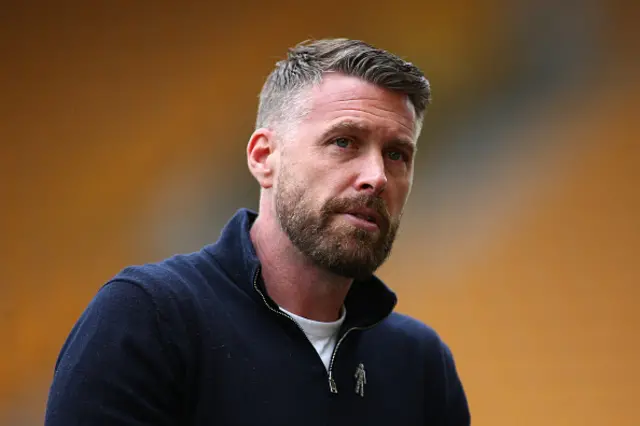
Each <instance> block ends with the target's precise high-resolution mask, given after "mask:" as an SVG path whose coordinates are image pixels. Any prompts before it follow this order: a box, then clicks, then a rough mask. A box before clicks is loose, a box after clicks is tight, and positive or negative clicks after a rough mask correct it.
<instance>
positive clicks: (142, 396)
mask: <svg viewBox="0 0 640 426" xmlns="http://www.w3.org/2000/svg"><path fill="white" fill-rule="evenodd" d="M160 320H161V318H160V317H159V314H158V311H157V310H156V306H155V304H154V302H153V299H152V298H151V296H150V295H149V294H148V293H147V291H146V290H144V289H143V288H142V287H139V286H138V285H136V284H133V283H129V282H124V281H114V282H110V283H109V284H107V285H105V286H104V287H102V288H101V289H100V290H99V291H98V293H97V294H96V296H95V297H94V299H93V300H92V301H91V303H90V304H89V306H88V307H87V308H86V310H85V311H84V312H83V314H82V315H81V317H80V319H79V320H78V322H77V323H76V324H75V326H74V327H73V329H72V331H71V333H70V335H69V336H68V338H67V340H66V342H65V343H64V345H63V347H62V350H61V352H60V355H59V357H58V360H57V362H56V367H55V371H54V376H53V382H52V385H51V389H50V392H49V398H48V401H47V406H46V413H45V426H75V425H92V426H101V425H110V426H134V425H136V426H141V425H154V426H162V425H167V426H169V425H175V424H178V419H177V416H178V415H179V409H180V408H179V405H180V404H181V399H180V393H181V392H179V388H178V383H179V377H178V373H177V369H176V368H175V367H176V365H177V363H176V362H175V359H174V362H171V357H170V354H169V351H168V349H167V348H168V345H167V344H166V340H165V339H163V336H162V334H161V327H160V323H159V321H160Z"/></svg>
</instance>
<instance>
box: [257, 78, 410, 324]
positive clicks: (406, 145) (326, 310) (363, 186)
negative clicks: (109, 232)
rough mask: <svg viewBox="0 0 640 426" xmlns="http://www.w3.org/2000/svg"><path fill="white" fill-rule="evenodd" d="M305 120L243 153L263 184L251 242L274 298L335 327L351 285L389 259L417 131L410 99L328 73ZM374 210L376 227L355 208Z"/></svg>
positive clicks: (312, 95)
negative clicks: (333, 322) (356, 212)
mask: <svg viewBox="0 0 640 426" xmlns="http://www.w3.org/2000/svg"><path fill="white" fill-rule="evenodd" d="M301 96H304V100H305V102H308V104H307V105H306V106H307V108H306V109H305V114H304V115H303V116H302V117H301V118H300V119H299V120H297V121H296V122H295V123H292V124H290V125H288V126H283V127H286V128H287V130H286V131H283V130H278V129H277V128H261V129H257V130H256V131H255V132H254V133H253V134H252V136H251V138H250V140H249V143H248V146H247V161H248V166H249V170H250V171H251V173H252V174H253V176H254V177H255V179H256V180H257V181H258V183H259V184H260V186H261V195H260V206H259V214H258V218H257V219H256V221H255V223H254V225H253V226H252V228H251V238H252V241H253V244H254V246H255V248H256V252H257V255H258V258H259V259H260V261H261V263H262V277H263V279H264V282H265V287H266V290H267V292H268V294H269V296H270V297H271V298H272V299H273V300H274V301H275V302H276V303H277V304H278V305H280V306H281V307H282V308H284V309H286V310H288V311H290V312H293V313H294V314H296V315H300V316H302V317H306V318H309V319H313V320H316V321H325V322H328V321H335V320H337V319H338V317H339V314H340V311H341V307H342V305H343V303H344V299H345V297H346V295H347V292H348V291H349V288H350V286H351V284H352V282H353V280H354V278H365V277H366V276H368V275H370V274H372V273H373V272H374V271H375V270H376V269H377V268H378V266H380V264H382V263H383V262H384V261H385V259H386V258H387V257H388V255H389V252H390V250H391V244H392V243H393V239H394V238H395V232H396V231H397V228H398V226H399V223H400V218H401V216H402V212H403V210H404V206H405V203H406V201H407V198H408V196H409V193H410V191H411V186H412V183H413V165H414V156H415V155H414V154H415V150H416V139H417V136H418V135H417V126H416V116H415V112H414V109H413V107H412V105H411V103H410V101H409V99H408V97H407V96H406V95H403V94H401V93H397V92H394V91H390V90H387V89H384V88H381V87H378V86H375V85H373V84H371V83H368V82H365V81H363V80H361V79H359V78H357V77H352V76H346V75H343V74H339V73H327V74H325V76H324V77H323V80H322V82H321V83H320V84H318V85H315V86H313V87H311V88H309V89H307V90H306V91H305V92H303V93H302V95H301ZM364 207H369V208H371V209H372V210H370V211H373V212H375V214H376V216H377V217H376V225H375V226H372V225H371V224H369V223H368V222H366V221H363V220H361V219H358V218H357V217H355V216H353V215H352V214H347V212H351V211H353V210H357V209H360V208H364Z"/></svg>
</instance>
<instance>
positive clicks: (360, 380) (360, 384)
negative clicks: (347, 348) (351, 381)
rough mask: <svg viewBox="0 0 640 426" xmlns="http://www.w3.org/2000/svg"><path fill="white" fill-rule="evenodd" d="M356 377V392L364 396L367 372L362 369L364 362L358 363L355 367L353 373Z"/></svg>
mask: <svg viewBox="0 0 640 426" xmlns="http://www.w3.org/2000/svg"><path fill="white" fill-rule="evenodd" d="M353 377H355V378H356V393H357V394H358V395H360V396H361V397H364V385H366V384H367V372H366V371H364V364H363V363H360V364H358V368H356V374H354V375H353Z"/></svg>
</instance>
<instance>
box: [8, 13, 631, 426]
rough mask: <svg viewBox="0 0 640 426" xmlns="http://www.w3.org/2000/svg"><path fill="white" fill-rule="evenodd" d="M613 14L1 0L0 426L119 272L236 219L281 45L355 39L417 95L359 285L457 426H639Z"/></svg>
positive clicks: (626, 21)
mask: <svg viewBox="0 0 640 426" xmlns="http://www.w3.org/2000/svg"><path fill="white" fill-rule="evenodd" d="M637 12H638V7H637V6H636V3H634V2H631V1H629V2H623V1H604V0H600V1H597V0H593V1H582V2H580V1H574V2H569V1H554V2H551V1H538V2H533V1H531V2H526V1H520V2H512V1H506V0H502V1H498V0H491V1H488V2H472V1H468V0H466V1H462V2H432V1H422V2H417V1H416V2H411V1H409V2H397V3H392V2H382V1H368V2H360V3H357V2H352V1H347V0H345V1H333V0H328V1H324V2H321V3H308V2H291V1H290V2H285V1H279V2H270V3H268V4H267V2H258V1H235V2H225V3H224V4H216V2H169V1H155V2H142V1H139V2H125V1H112V2H44V1H41V2H22V3H19V2H14V3H10V4H6V5H3V7H2V10H1V11H0V20H1V21H0V24H1V25H0V35H1V37H0V49H1V50H0V53H1V55H2V56H1V58H2V61H1V62H0V64H1V65H0V82H1V84H2V87H1V89H2V91H1V92H0V93H1V95H0V96H1V99H2V102H0V108H1V109H0V111H1V115H0V117H1V121H0V123H1V124H2V125H1V127H0V138H1V148H0V191H1V193H0V194H1V198H0V203H1V204H0V218H1V221H0V255H1V257H0V259H1V260H0V262H1V264H0V271H1V275H0V290H1V293H0V345H1V350H0V424H2V425H8V426H16V425H36V424H42V416H43V412H44V407H45V402H46V397H47V390H48V386H49V384H50V381H51V377H52V370H53V365H54V362H55V358H56V356H57V354H58V351H59V349H60V346H61V345H62V343H63V341H64V339H65V337H66V335H67V334H68V332H69V331H70V329H71V327H72V325H73V323H74V322H75V321H76V319H77V318H78V316H79V315H80V313H81V312H82V310H83V309H84V307H85V306H86V304H87V303H88V302H89V300H90V299H91V297H93V295H94V294H95V292H96V290H97V289H98V288H99V287H100V286H101V284H102V283H103V282H104V281H106V280H107V279H108V278H109V277H111V276H112V275H114V274H115V273H116V272H117V271H118V270H119V269H121V268H122V267H124V266H126V265H128V264H132V263H136V264H137V263H142V262H146V261H153V260H158V259H161V258H163V257H165V256H168V255H170V254H173V253H177V252H186V251H193V250H197V249H198V248H200V246H201V245H203V244H206V243H208V242H211V241H213V240H215V239H216V238H217V236H218V233H219V231H220V228H221V226H222V225H223V224H224V223H225V222H226V220H227V219H228V218H229V217H230V215H231V214H233V212H234V211H235V210H236V209H237V208H239V207H253V208H255V207H256V200H257V194H258V190H257V185H256V184H255V183H254V182H253V181H252V179H251V177H250V175H249V173H248V171H247V169H246V163H245V159H244V149H245V146H246V142H247V140H248V137H249V135H250V134H251V131H252V125H253V120H254V117H255V111H256V106H257V94H258V92H259V90H260V87H261V85H262V83H263V80H264V78H265V77H266V75H267V74H268V73H269V72H270V70H271V67H272V66H273V64H274V63H275V61H276V60H278V59H279V58H281V57H282V56H283V55H284V54H285V52H286V48H287V47H289V46H291V45H294V44H296V43H297V42H299V41H301V40H303V39H307V38H321V37H333V36H343V37H351V38H361V39H364V40H366V41H369V42H371V43H373V44H376V45H378V46H379V47H382V48H386V49H389V50H391V51H393V52H395V53H397V54H399V55H401V56H403V57H405V58H407V59H409V60H411V61H412V62H415V63H416V64H418V65H419V66H420V67H421V68H422V69H423V70H424V71H425V73H426V74H427V76H428V77H429V79H430V80H431V83H432V86H433V100H434V101H433V106H432V107H431V109H430V111H429V113H428V116H427V119H426V122H425V126H424V130H423V135H422V137H421V140H420V153H419V158H418V160H417V161H418V162H417V173H416V180H415V184H414V192H413V194H412V198H411V200H410V202H409V205H408V207H407V212H406V214H405V220H404V222H403V227H402V230H401V233H400V236H399V239H398V242H397V244H396V246H395V248H394V253H393V255H392V258H391V260H390V261H389V262H388V263H387V264H386V265H385V266H384V267H383V268H382V269H381V271H380V275H381V276H382V278H384V279H385V280H386V281H387V283H388V284H389V285H390V286H391V287H392V288H394V289H395V290H396V291H397V293H398V295H399V297H400V304H399V310H400V311H403V312H406V313H409V314H412V315H414V316H416V317H418V318H420V319H422V320H424V321H425V322H427V323H428V324H430V325H432V326H433V327H435V328H436V329H437V330H438V331H439V332H440V334H441V335H442V336H443V338H444V339H445V340H446V341H447V342H448V343H449V344H450V346H451V347H452V349H453V351H454V355H455V357H456V361H457V364H458V369H459V372H460V374H461V376H462V379H463V381H464V385H465V387H466V390H467V393H468V398H469V402H470V406H471V410H472V417H473V424H474V425H476V426H483V425H486V426H501V425H509V426H511V425H523V426H528V425H579V426H590V425H640V420H638V417H639V416H638V414H637V407H636V406H635V404H636V403H637V401H638V398H639V397H640V385H639V383H640V368H639V367H638V363H637V361H638V359H639V358H640V342H639V339H638V328H639V325H640V314H639V311H640V308H639V307H638V305H639V302H640V301H639V295H640V290H639V289H638V286H639V284H640V272H639V267H640V265H639V264H640V221H639V217H640V169H639V166H640V140H639V138H638V136H639V133H640V132H638V130H639V129H640V124H639V120H638V118H639V117H638V111H639V110H640V109H639V108H638V107H639V105H638V104H639V102H638V95H640V90H639V89H640V77H639V76H640V73H639V70H640V67H639V66H638V65H639V64H638V62H639V58H640V55H638V52H637V49H636V46H637V45H636V43H637V40H638V39H639V38H638V36H637V34H636V33H637V31H636V27H637V22H638V21H637V17H638V13H637Z"/></svg>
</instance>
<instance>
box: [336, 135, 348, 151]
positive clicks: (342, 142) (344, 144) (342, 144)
mask: <svg viewBox="0 0 640 426" xmlns="http://www.w3.org/2000/svg"><path fill="white" fill-rule="evenodd" d="M333 143H334V145H336V146H337V147H338V148H343V149H345V148H349V145H351V144H352V143H353V142H352V141H351V139H349V138H343V137H340V138H335V139H334V140H333Z"/></svg>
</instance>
